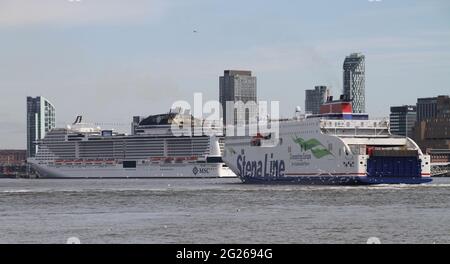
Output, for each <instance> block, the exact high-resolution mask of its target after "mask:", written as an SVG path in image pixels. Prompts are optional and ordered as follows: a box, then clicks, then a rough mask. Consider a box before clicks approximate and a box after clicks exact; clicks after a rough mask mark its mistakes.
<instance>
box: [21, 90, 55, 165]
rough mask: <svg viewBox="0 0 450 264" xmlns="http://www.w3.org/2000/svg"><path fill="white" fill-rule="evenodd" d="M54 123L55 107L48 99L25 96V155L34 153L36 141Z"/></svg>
mask: <svg viewBox="0 0 450 264" xmlns="http://www.w3.org/2000/svg"><path fill="white" fill-rule="evenodd" d="M55 124H56V121H55V107H54V106H53V104H52V103H50V101H49V100H47V99H46V98H44V97H42V96H38V97H35V98H33V97H27V157H34V156H35V155H36V153H37V146H36V141H37V140H41V139H43V138H44V136H45V134H46V133H47V132H49V131H50V130H52V129H53V128H54V127H55Z"/></svg>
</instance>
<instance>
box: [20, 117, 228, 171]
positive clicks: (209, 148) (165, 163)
mask: <svg viewBox="0 0 450 264" xmlns="http://www.w3.org/2000/svg"><path fill="white" fill-rule="evenodd" d="M180 116H181V117H180ZM180 120H181V121H180ZM185 120H186V119H185V118H184V117H182V115H180V114H177V113H168V114H162V115H155V116H149V117H148V118H146V119H144V120H143V121H142V122H141V124H140V125H139V127H138V129H137V131H138V132H137V133H136V134H135V135H125V134H120V133H116V132H114V131H112V130H102V129H100V128H99V127H92V126H90V125H87V124H83V123H81V122H76V123H74V124H73V125H72V126H68V127H66V128H57V129H53V130H52V131H50V132H49V133H48V134H47V135H46V137H45V138H44V139H43V140H42V141H41V142H39V152H38V154H37V155H36V157H35V158H30V159H28V162H29V163H30V164H31V165H32V166H33V167H34V168H35V169H36V171H37V173H38V176H39V177H44V178H45V177H50V178H155V177H156V178H157V177H163V178H166V177H167V178H172V177H181V178H182V177H186V178H214V177H235V174H234V173H233V172H232V171H231V170H230V169H229V168H228V167H227V166H226V165H225V164H224V163H223V161H222V157H221V148H220V142H219V141H221V137H216V136H194V135H193V134H192V135H190V136H180V137H177V136H174V135H173V134H172V132H171V126H172V124H173V122H180V124H181V123H182V122H183V121H185ZM79 121H81V120H79Z"/></svg>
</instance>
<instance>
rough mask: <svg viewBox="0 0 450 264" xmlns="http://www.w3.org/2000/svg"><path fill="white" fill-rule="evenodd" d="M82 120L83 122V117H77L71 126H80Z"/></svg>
mask: <svg viewBox="0 0 450 264" xmlns="http://www.w3.org/2000/svg"><path fill="white" fill-rule="evenodd" d="M82 120H83V116H81V115H79V116H77V118H76V119H75V122H73V125H76V124H80V123H81V121H82Z"/></svg>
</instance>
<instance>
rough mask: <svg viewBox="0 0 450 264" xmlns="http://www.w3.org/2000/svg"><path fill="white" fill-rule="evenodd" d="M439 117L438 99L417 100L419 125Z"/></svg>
mask: <svg viewBox="0 0 450 264" xmlns="http://www.w3.org/2000/svg"><path fill="white" fill-rule="evenodd" d="M436 116H437V97H430V98H419V99H417V123H420V122H422V121H425V120H427V119H431V118H435V117H436Z"/></svg>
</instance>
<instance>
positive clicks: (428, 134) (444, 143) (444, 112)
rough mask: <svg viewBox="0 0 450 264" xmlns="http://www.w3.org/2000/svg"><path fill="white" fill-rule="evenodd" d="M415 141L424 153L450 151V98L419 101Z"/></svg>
mask: <svg viewBox="0 0 450 264" xmlns="http://www.w3.org/2000/svg"><path fill="white" fill-rule="evenodd" d="M417 115H418V117H417V123H416V126H415V127H414V139H415V141H416V142H417V144H419V146H420V147H421V149H422V150H423V151H427V152H430V151H432V150H448V149H450V97H449V96H444V95H441V96H438V97H432V98H419V99H418V100H417Z"/></svg>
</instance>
